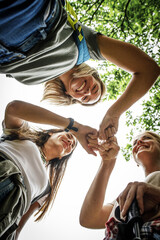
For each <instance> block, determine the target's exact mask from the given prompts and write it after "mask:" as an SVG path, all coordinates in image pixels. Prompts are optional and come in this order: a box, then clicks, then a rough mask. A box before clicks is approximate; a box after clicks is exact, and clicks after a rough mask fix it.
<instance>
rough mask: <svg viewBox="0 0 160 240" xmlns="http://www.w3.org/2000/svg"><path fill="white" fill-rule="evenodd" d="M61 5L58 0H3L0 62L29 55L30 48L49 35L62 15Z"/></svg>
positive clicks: (0, 5)
mask: <svg viewBox="0 0 160 240" xmlns="http://www.w3.org/2000/svg"><path fill="white" fill-rule="evenodd" d="M49 2H50V3H51V5H48V4H49ZM18 6H19V8H18ZM48 6H49V10H48V11H49V14H47V17H46V19H45V16H46V11H47V8H48ZM19 9H20V10H19ZM59 9H60V6H59V3H58V0H52V1H49V0H48V1H44V0H31V1H26V0H17V1H12V4H7V1H6V0H3V1H2V2H0V64H4V63H10V62H13V61H15V60H20V59H23V58H25V57H26V54H25V53H26V52H27V51H29V50H30V49H32V48H33V47H34V46H35V45H36V44H37V43H38V42H39V41H41V40H44V39H46V38H47V35H48V33H49V31H50V30H51V28H52V27H53V25H54V23H55V21H56V20H57V19H58V16H59ZM9 13H11V14H10V15H9Z"/></svg>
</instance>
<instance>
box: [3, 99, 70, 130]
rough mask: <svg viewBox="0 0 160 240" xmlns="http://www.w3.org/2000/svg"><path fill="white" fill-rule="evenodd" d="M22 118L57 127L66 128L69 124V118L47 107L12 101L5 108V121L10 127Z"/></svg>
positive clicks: (18, 122) (19, 122)
mask: <svg viewBox="0 0 160 240" xmlns="http://www.w3.org/2000/svg"><path fill="white" fill-rule="evenodd" d="M22 120H26V121H30V122H33V123H40V124H48V125H52V126H55V127H59V128H62V129H64V128H66V127H67V125H68V124H69V119H68V118H65V117H62V116H60V115H58V114H55V113H53V112H51V111H49V110H47V109H44V108H41V107H39V106H36V105H33V104H30V103H26V102H22V101H13V102H11V103H10V104H8V106H7V108H6V114H5V121H6V123H7V124H8V125H12V124H13V126H10V127H13V128H14V127H18V126H14V125H16V124H17V125H20V124H21V121H22Z"/></svg>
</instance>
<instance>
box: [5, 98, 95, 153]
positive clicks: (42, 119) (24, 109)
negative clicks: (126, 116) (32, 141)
mask: <svg viewBox="0 0 160 240" xmlns="http://www.w3.org/2000/svg"><path fill="white" fill-rule="evenodd" d="M24 120H25V121H29V122H33V123H40V124H48V125H51V126H54V127H58V128H61V129H65V128H66V127H67V126H68V124H69V119H68V118H65V117H62V116H60V115H58V114H55V113H53V112H51V111H49V110H47V109H45V108H42V107H39V106H36V105H33V104H30V103H27V102H22V101H13V102H10V103H9V104H8V105H7V107H6V111H5V120H4V121H5V126H6V127H7V128H11V129H14V128H19V127H21V125H22V123H23V121H24ZM74 127H77V128H78V132H74V131H71V132H72V133H73V134H74V135H75V136H76V138H77V139H78V141H79V142H80V143H81V145H82V146H83V148H84V149H85V150H86V151H87V152H88V153H91V154H94V155H95V153H94V151H93V150H92V149H91V148H89V147H88V145H87V140H86V135H87V134H88V133H92V134H97V130H95V129H94V128H91V127H89V126H84V125H82V124H79V123H78V122H74Z"/></svg>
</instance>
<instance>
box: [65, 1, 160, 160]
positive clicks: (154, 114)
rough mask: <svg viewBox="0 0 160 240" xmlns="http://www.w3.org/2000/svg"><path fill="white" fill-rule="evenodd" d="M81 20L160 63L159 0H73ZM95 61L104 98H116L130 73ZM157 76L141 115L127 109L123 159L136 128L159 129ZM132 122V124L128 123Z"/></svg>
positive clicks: (159, 98) (159, 102) (159, 100)
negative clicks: (126, 132) (103, 86)
mask: <svg viewBox="0 0 160 240" xmlns="http://www.w3.org/2000/svg"><path fill="white" fill-rule="evenodd" d="M70 3H71V5H72V6H73V7H74V9H75V11H76V13H77V15H78V19H79V20H80V22H81V23H83V24H84V25H86V26H89V27H91V28H93V29H95V30H96V31H98V32H101V33H103V34H105V35H107V36H109V37H112V38H115V39H120V40H122V41H126V42H129V43H132V44H134V45H136V46H137V47H139V48H141V49H142V50H143V51H145V52H146V53H147V54H148V55H149V56H151V57H152V58H153V59H154V60H155V61H156V62H157V63H160V58H159V55H160V48H159V39H160V31H159V29H160V1H159V0H116V1H115V0H93V1H89V0H78V1H72V0H71V2H70ZM97 64H98V66H97V67H98V69H99V72H100V73H101V77H102V80H103V81H104V83H105V84H106V86H107V93H106V96H105V97H104V101H105V100H109V99H117V97H118V96H119V95H120V94H121V93H122V92H123V91H124V90H125V88H126V86H127V84H128V82H129V81H130V78H131V75H130V74H129V73H127V72H125V71H123V70H121V69H119V68H117V67H116V66H115V65H113V64H111V63H110V62H108V61H106V62H100V63H97ZM159 87H160V79H159V80H157V82H156V84H155V85H154V86H153V87H152V88H151V89H150V91H149V95H148V98H147V99H146V100H145V101H143V103H142V107H143V111H142V114H141V115H140V116H135V117H133V113H132V112H131V111H127V112H126V125H127V126H128V127H130V130H129V131H130V132H129V134H128V135H127V139H128V144H127V146H125V148H123V154H124V156H125V158H126V160H129V158H130V150H131V141H132V137H133V132H134V131H135V129H143V130H144V129H147V130H153V131H157V133H160V120H159V119H160V92H159ZM131 126H132V127H131Z"/></svg>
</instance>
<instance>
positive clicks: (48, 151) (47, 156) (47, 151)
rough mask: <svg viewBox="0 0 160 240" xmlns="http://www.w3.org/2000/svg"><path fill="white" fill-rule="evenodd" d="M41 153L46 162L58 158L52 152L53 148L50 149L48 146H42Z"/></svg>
mask: <svg viewBox="0 0 160 240" xmlns="http://www.w3.org/2000/svg"><path fill="white" fill-rule="evenodd" d="M41 149H42V152H43V154H44V156H45V160H46V162H48V161H50V160H52V159H54V158H58V157H59V156H58V155H57V153H56V152H55V151H54V148H53V147H50V146H48V145H47V146H43V147H42V148H41Z"/></svg>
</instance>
